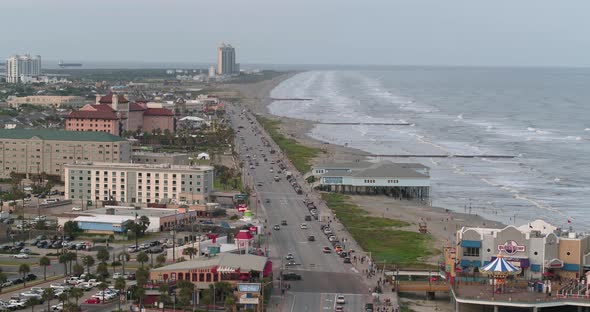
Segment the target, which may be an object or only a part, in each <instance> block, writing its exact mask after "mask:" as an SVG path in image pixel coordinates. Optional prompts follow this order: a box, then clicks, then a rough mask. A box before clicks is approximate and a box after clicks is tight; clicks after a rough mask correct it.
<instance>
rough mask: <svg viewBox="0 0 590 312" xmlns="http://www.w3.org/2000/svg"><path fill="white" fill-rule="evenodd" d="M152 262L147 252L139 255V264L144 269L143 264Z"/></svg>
mask: <svg viewBox="0 0 590 312" xmlns="http://www.w3.org/2000/svg"><path fill="white" fill-rule="evenodd" d="M148 260H150V258H149V257H148V255H147V254H146V253H145V252H143V251H142V252H140V253H138V254H137V262H139V263H141V268H142V269H143V264H144V263H145V262H147V261H148Z"/></svg>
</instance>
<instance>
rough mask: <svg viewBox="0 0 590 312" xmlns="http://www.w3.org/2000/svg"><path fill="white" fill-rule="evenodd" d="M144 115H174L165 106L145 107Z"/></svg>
mask: <svg viewBox="0 0 590 312" xmlns="http://www.w3.org/2000/svg"><path fill="white" fill-rule="evenodd" d="M143 115H144V116H174V113H173V112H172V111H171V110H169V109H167V108H153V107H150V108H148V109H146V111H145V112H144V113H143Z"/></svg>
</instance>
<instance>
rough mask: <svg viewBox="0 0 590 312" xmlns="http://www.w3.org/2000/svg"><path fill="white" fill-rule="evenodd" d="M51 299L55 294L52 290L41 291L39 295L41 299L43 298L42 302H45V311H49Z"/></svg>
mask: <svg viewBox="0 0 590 312" xmlns="http://www.w3.org/2000/svg"><path fill="white" fill-rule="evenodd" d="M53 297H55V292H54V291H53V288H45V289H43V294H42V295H41V298H43V300H44V301H47V311H50V310H51V299H53Z"/></svg>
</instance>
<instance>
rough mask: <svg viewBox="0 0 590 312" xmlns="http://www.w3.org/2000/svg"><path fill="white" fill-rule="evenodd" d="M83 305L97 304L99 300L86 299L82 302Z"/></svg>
mask: <svg viewBox="0 0 590 312" xmlns="http://www.w3.org/2000/svg"><path fill="white" fill-rule="evenodd" d="M84 303H86V304H98V303H100V299H99V298H93V297H90V298H88V299H86V300H85V301H84Z"/></svg>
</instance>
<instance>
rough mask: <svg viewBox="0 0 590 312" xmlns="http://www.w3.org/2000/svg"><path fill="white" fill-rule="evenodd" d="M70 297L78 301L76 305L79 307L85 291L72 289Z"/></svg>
mask: <svg viewBox="0 0 590 312" xmlns="http://www.w3.org/2000/svg"><path fill="white" fill-rule="evenodd" d="M70 296H72V297H74V298H75V299H76V305H78V299H80V298H81V297H82V296H84V291H83V290H82V289H80V288H76V287H74V288H72V289H70Z"/></svg>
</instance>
